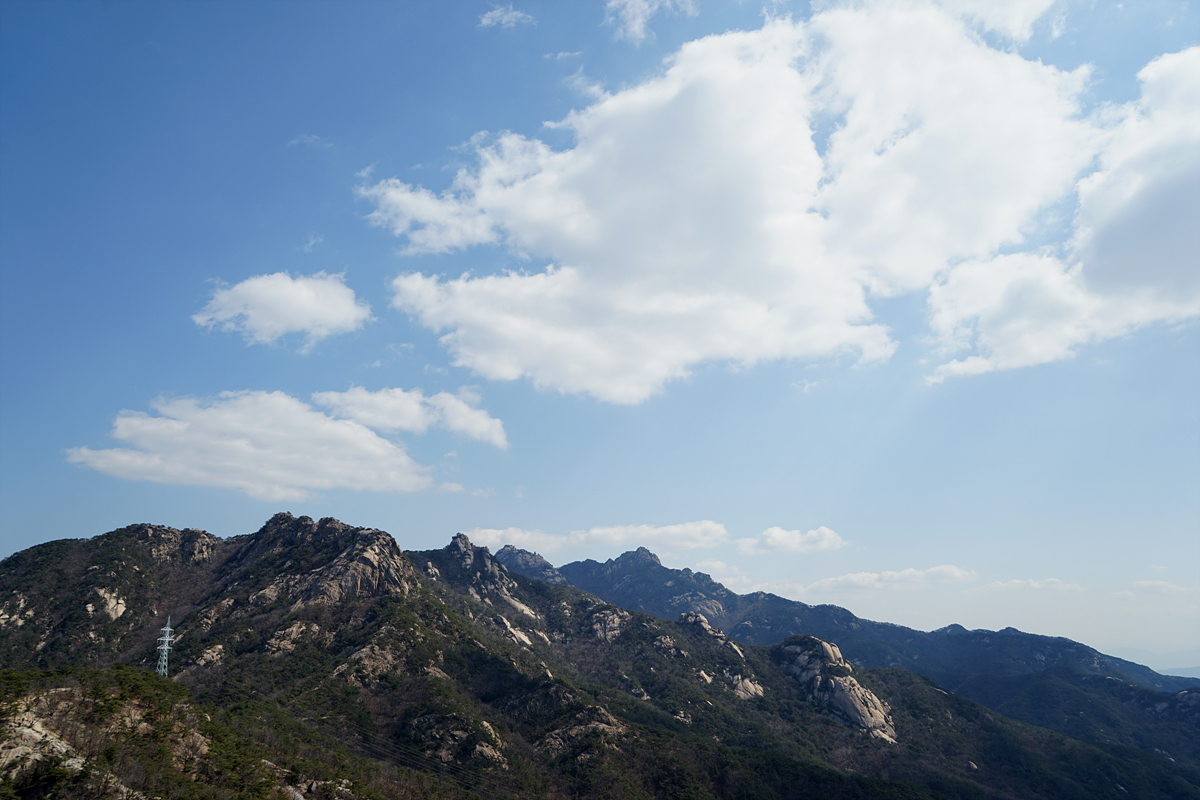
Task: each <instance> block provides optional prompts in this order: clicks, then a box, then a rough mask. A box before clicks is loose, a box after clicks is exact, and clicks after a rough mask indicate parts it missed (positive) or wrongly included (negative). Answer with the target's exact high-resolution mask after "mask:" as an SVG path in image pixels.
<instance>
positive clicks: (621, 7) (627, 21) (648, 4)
mask: <svg viewBox="0 0 1200 800" xmlns="http://www.w3.org/2000/svg"><path fill="white" fill-rule="evenodd" d="M604 7H605V10H606V11H607V14H608V16H607V17H606V19H605V22H607V23H609V24H615V25H616V26H617V34H616V35H617V38H618V39H628V40H630V41H631V42H640V41H641V40H643V39H645V38H646V35H647V33H648V31H647V30H646V26H647V25H648V24H649V23H650V18H651V17H653V16H654V15H655V14H657V13H658V12H659V11H674V12H677V13H679V12H682V13H684V14H687V15H688V16H689V17H694V16H696V6H695V4H694V3H693V2H692V0H608V2H607V3H606V4H605V6H604Z"/></svg>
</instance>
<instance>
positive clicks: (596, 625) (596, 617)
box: [589, 608, 633, 644]
mask: <svg viewBox="0 0 1200 800" xmlns="http://www.w3.org/2000/svg"><path fill="white" fill-rule="evenodd" d="M632 616H633V615H632V614H630V613H629V612H628V611H622V610H621V609H619V608H606V609H602V610H600V611H597V612H596V613H594V614H592V617H591V620H590V626H589V627H590V628H591V631H592V633H593V634H595V636H596V638H597V639H600V640H602V641H605V642H608V643H609V644H612V642H613V641H614V640H615V639H616V638H617V637H618V636H620V635H621V631H622V630H624V628H625V625H626V623H628V622H629V620H630V619H631V618H632Z"/></svg>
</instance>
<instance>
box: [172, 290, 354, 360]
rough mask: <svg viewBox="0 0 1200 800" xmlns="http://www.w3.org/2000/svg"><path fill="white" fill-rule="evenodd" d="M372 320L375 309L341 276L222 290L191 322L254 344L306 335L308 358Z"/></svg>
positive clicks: (218, 291)
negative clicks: (322, 345) (325, 342)
mask: <svg viewBox="0 0 1200 800" xmlns="http://www.w3.org/2000/svg"><path fill="white" fill-rule="evenodd" d="M370 318H371V308H370V306H368V305H367V304H366V303H365V302H363V301H362V300H359V299H357V298H356V297H355V296H354V291H353V290H352V289H350V287H348V286H346V284H345V283H344V282H343V278H342V276H341V275H326V274H325V273H324V272H318V273H317V274H316V275H312V276H309V277H304V276H301V277H299V278H293V277H291V276H290V275H288V273H286V272H276V273H273V274H271V275H258V276H255V277H253V278H247V279H246V280H244V281H242V282H241V283H238V284H235V285H233V286H228V287H222V288H220V289H217V290H216V291H215V292H213V296H212V299H211V300H209V301H208V305H206V306H205V307H204V308H202V309H201V310H200V311H199V312H198V313H196V314H195V315H193V316H192V321H193V322H195V323H196V324H197V325H199V326H201V327H203V328H213V327H219V328H220V329H221V330H226V331H240V332H241V334H242V335H243V336H244V337H245V339H246V341H247V342H249V343H251V344H270V343H272V342H275V341H276V340H278V339H279V338H280V337H282V336H286V335H287V334H289V333H303V334H305V336H306V340H305V343H304V345H303V346H302V348H301V352H306V351H308V350H310V349H311V348H312V346H313V345H314V344H316V343H317V342H319V341H321V340H322V339H324V338H325V337H327V336H332V335H334V334H337V333H349V332H350V331H355V330H358V329H359V328H361V327H362V326H363V323H364V322H366V321H367V320H369V319H370Z"/></svg>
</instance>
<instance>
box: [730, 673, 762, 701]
mask: <svg viewBox="0 0 1200 800" xmlns="http://www.w3.org/2000/svg"><path fill="white" fill-rule="evenodd" d="M725 683H726V685H727V686H729V688H730V689H733V693H734V694H735V695H737V698H738V699H739V700H749V699H750V698H752V697H762V696H763V687H762V684H761V683H758V682H756V681H754V680H752V679H750V678H745V677H742V675H741V674H740V673H733V672H730V671H729V670H726V671H725Z"/></svg>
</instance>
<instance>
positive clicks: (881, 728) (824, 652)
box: [772, 636, 896, 743]
mask: <svg viewBox="0 0 1200 800" xmlns="http://www.w3.org/2000/svg"><path fill="white" fill-rule="evenodd" d="M772 657H773V658H774V659H775V660H776V662H778V663H782V665H783V668H784V671H785V672H786V673H787V674H789V675H791V676H792V678H794V679H795V680H796V682H797V683H799V684H800V687H801V691H802V692H803V693H804V695H805V697H806V698H807V699H808V701H809V702H812V703H816V704H817V705H822V706H825V708H826V709H827V710H828V711H829V712H830V713H831V714H833V716H834V717H836V718H837V719H839V720H841V721H842V722H844V723H846V724H847V725H850V726H852V727H855V728H859V729H860V730H863V731H865V732H867V733H869V734H870V735H871V736H874V737H876V738H879V739H884V740H885V741H888V742H893V743H894V742H895V741H896V726H895V724H894V723H893V722H892V717H891V709H890V708H889V707H888V705H887V703H885V702H883V701H882V700H880V699H879V698H878V697H876V696H875V694H874V693H873V692H871V691H870V690H869V689H867V688H866V687H864V686H863V685H862V684H860V683H859V682H858V681H856V680H855V679H854V678H853V677H852V676H851V674H850V673H851V672H853V670H854V667H853V666H852V665H851V664H850V662H849V661H846V660H845V659H844V658H842V653H841V651H840V650H839V649H838V646H837V645H836V644H833V643H832V642H826V641H824V640H822V639H818V638H816V637H815V636H793V637H791V638H789V639H786V640H784V641H783V642H782V643H781V644H779V645H777V646H776V647H774V648H773V649H772Z"/></svg>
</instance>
